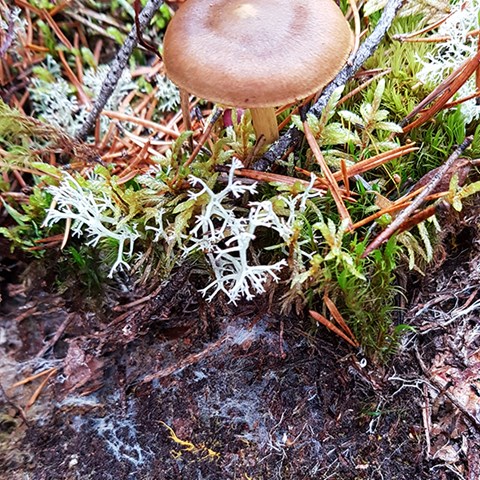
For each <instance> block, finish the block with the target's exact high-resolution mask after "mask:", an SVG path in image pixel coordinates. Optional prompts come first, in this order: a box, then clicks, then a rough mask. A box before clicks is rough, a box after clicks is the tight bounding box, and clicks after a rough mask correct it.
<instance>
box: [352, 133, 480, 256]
mask: <svg viewBox="0 0 480 480" xmlns="http://www.w3.org/2000/svg"><path fill="white" fill-rule="evenodd" d="M472 141H473V136H469V137H466V138H465V140H464V141H463V143H462V144H461V145H459V146H458V147H457V148H456V149H455V151H454V152H453V153H452V154H451V155H450V156H449V157H448V159H447V161H446V162H445V163H444V164H443V165H442V166H441V167H439V169H438V170H437V172H436V173H435V175H434V176H433V177H432V178H431V180H430V183H429V184H428V185H427V186H426V187H425V188H424V190H423V191H422V192H421V193H420V195H418V197H417V198H416V199H415V200H414V201H413V202H412V203H411V204H410V205H409V206H408V207H407V208H406V209H405V210H404V211H403V212H402V213H401V214H399V215H398V217H396V218H395V220H394V221H393V222H392V223H391V224H390V225H389V226H388V227H387V228H386V229H385V230H384V231H383V232H382V233H381V234H380V235H378V237H377V238H375V240H373V242H372V243H370V245H368V246H367V248H366V249H365V251H364V252H363V255H362V257H363V258H365V257H367V256H368V255H369V254H370V253H371V252H372V251H373V250H375V248H377V247H379V246H380V245H381V244H382V243H384V242H386V241H387V240H388V239H389V238H390V237H391V236H392V235H393V234H394V233H395V232H396V231H397V230H398V229H399V228H400V227H401V226H402V224H403V223H404V222H405V221H406V220H407V219H408V217H409V216H410V215H411V214H412V213H413V212H414V211H415V210H416V209H417V208H418V207H419V206H420V205H421V204H422V203H423V201H424V200H425V199H426V198H427V197H428V195H430V194H431V193H432V192H433V190H435V188H436V187H437V185H438V184H439V183H440V180H441V179H442V178H443V176H444V175H445V173H447V171H448V170H449V169H450V168H451V166H452V165H453V164H454V163H455V161H456V160H458V157H459V156H460V155H461V154H462V153H463V152H464V151H465V150H466V149H467V147H468V146H469V145H470V144H471V143H472Z"/></svg>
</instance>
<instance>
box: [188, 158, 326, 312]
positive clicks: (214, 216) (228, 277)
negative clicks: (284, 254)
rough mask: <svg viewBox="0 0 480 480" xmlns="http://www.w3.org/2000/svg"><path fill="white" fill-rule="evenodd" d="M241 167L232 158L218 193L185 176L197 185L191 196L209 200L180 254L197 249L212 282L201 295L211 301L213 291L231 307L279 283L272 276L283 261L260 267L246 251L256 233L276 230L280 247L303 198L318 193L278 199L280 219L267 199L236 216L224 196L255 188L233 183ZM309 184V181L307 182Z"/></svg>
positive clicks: (276, 278) (285, 263) (290, 231)
mask: <svg viewBox="0 0 480 480" xmlns="http://www.w3.org/2000/svg"><path fill="white" fill-rule="evenodd" d="M240 166H241V164H240V162H238V161H237V160H234V161H233V162H232V166H231V169H230V172H229V175H228V183H227V185H226V186H225V188H223V189H222V190H221V191H220V192H218V193H215V192H213V191H212V190H211V189H210V188H209V187H208V185H207V184H206V183H205V182H204V181H203V180H201V179H200V178H196V177H191V179H190V181H191V183H192V185H200V186H201V187H202V188H201V190H200V191H198V192H191V193H190V196H191V197H192V198H194V199H195V198H200V197H201V196H203V195H205V194H206V195H208V197H209V200H208V203H206V204H205V205H204V206H203V207H202V212H201V214H199V215H198V216H197V218H196V222H195V226H194V228H193V229H192V230H191V231H190V238H189V243H190V245H189V246H188V247H186V248H185V253H186V254H187V253H190V252H192V251H193V250H201V251H203V252H204V253H205V256H206V258H207V260H208V261H209V263H210V265H211V267H212V270H213V273H214V277H215V279H214V280H213V281H212V282H211V283H210V284H209V285H207V286H206V287H205V288H204V289H203V290H202V291H201V292H202V294H203V295H207V294H208V295H209V296H208V300H212V299H213V298H214V297H215V296H216V295H217V294H218V293H219V292H224V293H225V294H226V295H227V297H228V298H229V301H230V302H232V303H236V302H237V301H238V300H239V299H240V298H245V299H246V300H251V299H252V298H254V297H255V296H257V295H260V294H262V293H264V292H265V285H266V283H267V282H268V281H269V280H271V281H274V282H278V281H279V277H278V275H277V273H278V272H279V271H280V270H281V269H282V268H283V267H284V266H286V265H287V261H286V259H285V258H283V259H281V260H279V261H278V262H276V263H274V264H269V265H261V264H258V262H254V261H253V260H252V255H251V254H250V249H251V247H252V242H253V241H254V240H255V238H256V233H257V230H258V229H260V228H266V229H269V230H273V231H275V232H277V234H278V235H279V237H280V238H281V239H282V241H283V242H285V244H288V242H289V240H290V238H291V237H292V236H293V234H294V224H295V222H296V218H297V215H298V214H299V213H301V212H302V211H303V210H304V209H305V205H306V201H307V199H308V198H311V197H313V196H316V195H318V193H313V194H312V193H311V186H312V184H311V185H310V187H309V188H308V189H307V190H306V191H305V192H304V193H303V194H302V195H298V196H297V197H291V196H282V197H278V198H277V200H279V201H283V203H284V205H285V207H286V208H287V210H288V212H289V213H288V216H286V217H285V216H280V215H278V214H277V213H276V212H275V210H274V206H273V203H272V201H270V200H266V201H263V202H251V203H250V204H249V207H250V208H249V210H248V214H247V215H243V216H242V215H241V214H239V213H238V212H237V211H236V210H235V209H234V208H232V207H231V206H228V205H227V203H226V200H227V199H228V198H229V197H234V198H239V197H240V196H242V195H244V194H245V193H247V192H248V193H255V192H256V185H250V186H247V185H242V184H241V183H240V182H239V181H235V180H234V176H233V174H234V170H235V169H236V168H239V167H240ZM312 182H313V180H312Z"/></svg>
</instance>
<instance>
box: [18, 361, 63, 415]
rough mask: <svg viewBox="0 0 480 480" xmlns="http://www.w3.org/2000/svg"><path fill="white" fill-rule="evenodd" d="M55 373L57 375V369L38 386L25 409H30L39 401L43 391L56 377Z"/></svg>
mask: <svg viewBox="0 0 480 480" xmlns="http://www.w3.org/2000/svg"><path fill="white" fill-rule="evenodd" d="M55 373H57V369H56V368H53V369H52V371H51V372H50V373H49V374H48V375H47V376H46V377H45V379H44V380H43V381H42V383H41V384H40V385H39V386H38V388H37V389H36V390H35V391H34V392H33V395H32V396H31V397H30V399H29V400H28V402H27V404H26V405H25V409H28V408H30V407H31V406H32V405H33V404H34V403H35V402H36V401H37V399H38V397H39V396H40V394H41V393H42V390H43V389H44V388H45V385H46V384H47V382H48V381H49V380H50V378H51V377H52V376H53V375H55Z"/></svg>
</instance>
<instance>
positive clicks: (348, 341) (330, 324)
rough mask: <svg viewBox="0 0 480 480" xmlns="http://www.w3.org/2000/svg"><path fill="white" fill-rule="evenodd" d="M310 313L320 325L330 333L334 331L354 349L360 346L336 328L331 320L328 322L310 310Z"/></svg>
mask: <svg viewBox="0 0 480 480" xmlns="http://www.w3.org/2000/svg"><path fill="white" fill-rule="evenodd" d="M308 313H309V314H310V315H311V316H312V317H313V319H314V320H316V321H317V322H318V323H321V324H322V325H323V326H324V327H327V328H328V329H329V330H330V331H332V332H333V333H335V334H336V335H338V336H339V337H341V338H343V339H344V340H345V341H346V342H347V343H349V344H350V345H351V346H352V347H355V348H356V347H357V346H358V345H355V343H354V341H353V340H352V339H351V338H349V337H348V336H347V335H346V334H345V333H343V332H342V330H340V329H339V328H338V327H336V326H335V325H334V324H333V323H332V322H331V321H330V320H327V319H326V318H325V317H324V316H323V315H321V314H320V313H318V312H315V311H314V310H310V311H309V312H308Z"/></svg>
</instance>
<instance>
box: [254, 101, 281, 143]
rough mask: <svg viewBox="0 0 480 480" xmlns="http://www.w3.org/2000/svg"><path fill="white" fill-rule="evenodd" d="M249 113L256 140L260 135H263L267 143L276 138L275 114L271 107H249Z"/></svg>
mask: <svg viewBox="0 0 480 480" xmlns="http://www.w3.org/2000/svg"><path fill="white" fill-rule="evenodd" d="M250 113H251V114H252V123H253V128H254V130H255V135H256V136H257V140H258V139H259V138H260V136H261V135H263V137H264V138H265V141H266V143H267V144H270V143H273V142H274V141H275V140H277V139H278V125H277V116H276V115H275V109H274V108H273V107H268V108H251V109H250Z"/></svg>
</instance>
